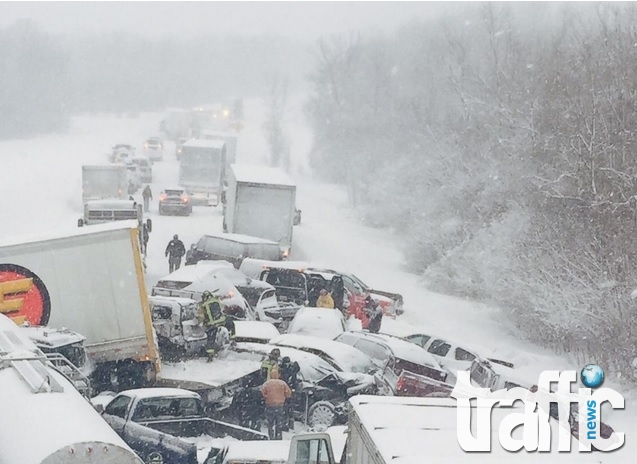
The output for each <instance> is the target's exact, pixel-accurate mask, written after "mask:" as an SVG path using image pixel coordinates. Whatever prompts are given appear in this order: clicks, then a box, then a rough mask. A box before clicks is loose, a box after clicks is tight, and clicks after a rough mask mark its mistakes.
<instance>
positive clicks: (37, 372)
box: [0, 314, 143, 464]
mask: <svg viewBox="0 0 637 464" xmlns="http://www.w3.org/2000/svg"><path fill="white" fill-rule="evenodd" d="M0 391H1V392H2V395H0V428H2V433H0V462H2V463H6V464H59V463H69V464H70V463H88V462H90V463H94V464H112V463H114V462H117V463H118V464H143V461H142V460H141V459H140V458H139V457H137V455H136V454H135V453H134V452H133V451H132V450H131V448H130V447H129V446H128V445H127V444H126V443H125V442H124V441H123V440H122V439H121V438H120V437H119V436H118V435H117V433H116V432H115V431H114V430H113V429H112V428H111V427H110V426H109V425H108V424H107V423H106V422H105V421H104V419H102V418H101V417H100V414H99V413H98V412H97V411H96V410H95V409H93V407H92V406H91V404H90V403H89V402H88V401H86V399H84V397H83V396H82V395H81V394H80V393H79V392H78V391H77V390H76V389H75V388H74V387H73V384H72V383H71V382H70V381H69V380H68V379H67V378H66V377H65V376H64V375H62V372H61V371H59V370H58V369H56V368H55V367H54V366H53V365H52V364H51V363H50V362H49V361H48V360H47V358H46V357H45V356H44V354H43V353H42V352H41V351H39V350H38V349H37V347H36V346H35V345H34V344H33V343H32V342H31V341H30V340H29V339H28V338H27V337H26V335H25V334H24V333H23V332H22V330H20V328H19V327H18V326H17V325H16V324H15V323H14V322H12V321H11V320H10V319H9V318H8V317H6V316H3V315H1V314H0Z"/></svg>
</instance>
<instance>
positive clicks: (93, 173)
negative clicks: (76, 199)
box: [82, 164, 129, 203]
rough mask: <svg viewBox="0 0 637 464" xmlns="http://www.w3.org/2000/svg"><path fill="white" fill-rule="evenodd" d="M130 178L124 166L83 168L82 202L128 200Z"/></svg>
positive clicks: (109, 165)
mask: <svg viewBox="0 0 637 464" xmlns="http://www.w3.org/2000/svg"><path fill="white" fill-rule="evenodd" d="M128 176H129V174H128V170H127V169H126V166H125V165H123V164H107V165H103V166H99V165H96V166H82V202H83V203H86V202H87V201H91V200H105V199H112V200H125V199H127V198H128V185H129V179H128Z"/></svg>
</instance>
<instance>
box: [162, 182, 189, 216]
mask: <svg viewBox="0 0 637 464" xmlns="http://www.w3.org/2000/svg"><path fill="white" fill-rule="evenodd" d="M165 214H180V215H182V216H190V215H191V214H192V203H191V202H190V196H189V195H188V192H187V191H186V190H185V189H183V188H181V187H171V188H167V189H164V190H162V192H161V193H160V195H159V215H160V216H163V215H165Z"/></svg>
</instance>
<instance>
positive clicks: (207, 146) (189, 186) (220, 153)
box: [179, 139, 226, 206]
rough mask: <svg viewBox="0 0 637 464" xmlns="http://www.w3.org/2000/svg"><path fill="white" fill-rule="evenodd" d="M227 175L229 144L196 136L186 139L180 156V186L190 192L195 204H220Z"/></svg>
mask: <svg viewBox="0 0 637 464" xmlns="http://www.w3.org/2000/svg"><path fill="white" fill-rule="evenodd" d="M225 177H226V144H225V143H224V142H223V141H220V140H200V139H193V140H189V141H188V142H186V143H184V144H183V145H182V147H181V155H180V157H179V186H180V187H184V188H185V189H186V190H188V191H189V192H190V195H191V202H192V204H193V205H205V206H208V205H212V206H217V205H218V204H219V202H220V201H221V194H222V192H223V184H224V182H225Z"/></svg>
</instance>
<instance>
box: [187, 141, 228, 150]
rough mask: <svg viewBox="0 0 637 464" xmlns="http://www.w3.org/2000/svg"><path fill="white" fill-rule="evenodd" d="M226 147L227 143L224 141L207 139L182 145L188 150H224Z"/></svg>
mask: <svg viewBox="0 0 637 464" xmlns="http://www.w3.org/2000/svg"><path fill="white" fill-rule="evenodd" d="M225 145H226V142H224V141H223V140H207V139H190V140H188V141H187V142H186V143H184V144H183V145H182V147H184V148H187V147H191V148H215V149H218V150H220V149H222V148H223V147H224V146H225Z"/></svg>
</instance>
